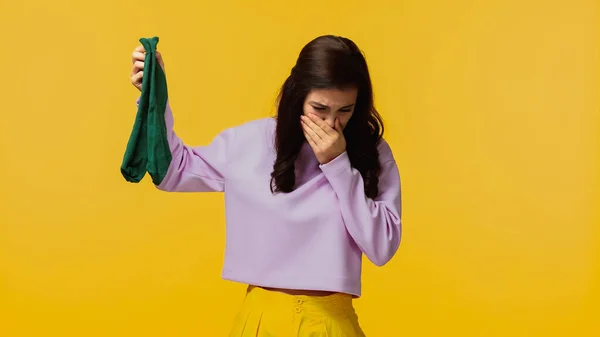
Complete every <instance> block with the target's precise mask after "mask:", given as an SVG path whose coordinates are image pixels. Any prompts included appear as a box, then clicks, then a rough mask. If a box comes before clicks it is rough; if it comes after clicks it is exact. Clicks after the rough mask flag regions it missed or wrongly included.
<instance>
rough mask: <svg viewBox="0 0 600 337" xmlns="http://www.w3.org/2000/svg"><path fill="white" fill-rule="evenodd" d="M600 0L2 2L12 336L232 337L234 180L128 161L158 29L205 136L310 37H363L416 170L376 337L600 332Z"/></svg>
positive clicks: (8, 324) (367, 304)
mask: <svg viewBox="0 0 600 337" xmlns="http://www.w3.org/2000/svg"><path fill="white" fill-rule="evenodd" d="M598 14H599V8H598V3H597V2H595V1H591V0H590V1H585V0H579V1H575V0H571V1H566V0H565V1H523V0H519V1H516V0H508V1H483V0H481V1H467V0H459V1H418V0H406V1H387V2H385V1H366V2H365V1H325V2H321V1H317V0H307V1H297V2H286V1H268V2H266V1H258V3H257V2H255V1H245V2H231V1H218V2H205V1H196V2H188V1H185V2H184V1H151V0H148V1H117V0H103V1H66V0H55V1H41V0H37V1H17V0H3V1H2V2H1V3H0V29H1V31H2V32H3V33H2V39H1V41H0V44H1V46H2V48H0V53H1V54H0V58H1V63H0V65H1V66H2V71H1V72H0V73H1V74H2V76H1V80H0V95H1V102H2V109H1V113H0V128H1V129H0V130H1V132H0V151H1V152H0V160H1V162H0V177H2V185H1V188H0V191H1V192H0V202H1V203H0V207H1V209H0V210H1V211H0V224H1V225H0V336H1V337H24V336H32V337H43V336H44V337H45V336H61V337H67V336H78V337H82V336H83V337H87V336H90V337H92V336H111V337H121V336H123V337H124V336H127V337H137V336H140V337H141V336H144V337H151V336H179V337H184V336H224V335H226V334H227V332H228V329H229V324H230V322H231V320H232V318H233V315H234V313H235V312H236V310H237V307H238V304H239V303H240V301H241V300H242V297H243V292H244V289H245V288H244V286H243V285H239V284H233V283H230V282H225V281H222V280H221V279H220V268H221V263H222V259H223V245H224V216H223V205H222V196H221V195H219V194H185V195H184V194H167V193H161V192H158V191H156V190H155V189H154V187H153V186H152V185H151V183H150V179H149V177H148V176H147V177H146V179H145V180H144V181H143V182H142V183H141V184H139V185H134V184H130V183H126V182H125V180H124V179H123V178H122V176H121V175H120V172H119V167H120V164H121V159H122V156H123V152H124V149H125V145H126V141H127V139H128V137H129V132H130V131H131V126H132V123H133V118H134V115H135V113H136V107H135V99H136V98H137V94H138V93H137V92H136V90H135V89H134V88H133V87H132V86H131V84H130V82H129V73H130V67H131V64H130V54H131V51H132V50H133V48H134V47H135V46H136V45H138V39H139V38H140V37H150V36H154V35H158V36H159V37H160V39H161V41H160V43H159V50H161V51H162V52H163V55H164V59H165V62H166V71H167V77H168V80H169V90H170V97H171V100H172V105H173V109H174V111H175V117H176V129H177V131H178V133H179V134H180V135H181V136H182V137H183V138H184V139H185V140H186V142H187V143H189V144H191V145H199V144H204V143H206V142H208V141H209V140H210V139H211V138H212V137H214V136H215V135H216V133H217V132H219V131H220V130H222V129H223V128H225V127H229V126H232V125H235V124H238V123H242V122H245V121H248V120H250V119H254V118H260V117H265V116H269V115H270V114H272V113H273V112H274V109H273V106H274V99H275V95H276V93H277V90H278V89H279V86H280V85H281V83H282V82H283V80H284V78H285V77H286V75H287V74H288V72H289V70H290V68H291V66H292V65H293V63H294V61H295V58H296V56H297V54H298V52H299V50H300V48H301V47H302V46H303V45H304V44H305V43H306V42H308V41H309V40H310V39H312V38H314V37H316V36H317V35H320V34H326V33H333V34H340V35H344V36H347V37H350V38H351V39H353V40H354V41H355V42H356V43H357V44H358V45H359V47H361V48H362V49H363V50H364V51H365V52H366V56H367V59H368V62H369V65H370V68H371V70H372V76H373V81H374V85H375V93H376V103H377V107H378V108H379V109H380V111H381V113H382V114H383V116H384V118H385V120H386V126H387V128H386V131H387V133H386V138H387V139H388V141H389V142H390V144H391V145H392V148H393V150H394V153H395V155H396V157H397V160H398V163H399V167H400V170H401V175H402V181H403V197H404V201H403V205H404V239H403V242H402V246H401V249H400V251H399V253H398V255H397V256H396V258H395V259H394V260H393V261H392V262H391V263H390V264H388V265H387V266H385V267H384V268H376V267H373V266H371V265H368V264H367V265H366V266H365V271H364V297H363V298H361V299H360V300H358V301H357V304H356V305H357V308H358V311H359V315H360V319H361V323H362V325H363V327H364V329H365V331H366V332H367V335H368V336H392V337H393V336H410V337H417V336H461V337H472V336H473V337H474V336H503V337H512V336H544V337H546V336H578V337H587V336H590V337H591V336H600V304H599V302H600V235H599V234H600V229H599V224H600V214H599V212H598V208H599V206H600V195H599V190H600V186H599V180H600V179H599V178H600V176H599V175H600V165H599V164H600V158H599V156H600V153H599V152H600V148H599V143H600V139H599V132H598V131H599V125H600V124H599V123H600V120H599V118H598V113H599V105H598V89H599V86H598V75H599V74H600V73H599V71H598V70H599V68H598V61H599V59H600V58H599V53H598V48H599V41H598V31H599V30H598V29H599V27H598Z"/></svg>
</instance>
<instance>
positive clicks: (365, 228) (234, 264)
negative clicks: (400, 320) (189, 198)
mask: <svg viewBox="0 0 600 337" xmlns="http://www.w3.org/2000/svg"><path fill="white" fill-rule="evenodd" d="M165 119H166V126H167V132H168V137H169V145H170V148H171V153H172V156H173V159H172V161H171V164H170V167H169V169H168V172H167V175H166V176H165V178H164V179H163V181H162V182H161V184H160V185H158V186H157V188H158V189H160V190H163V191H169V192H224V196H225V206H226V222H227V224H226V248H225V261H224V266H223V272H222V277H223V279H226V280H231V281H235V282H241V283H245V284H252V285H257V286H263V287H273V288H285V289H303V290H322V291H332V292H342V293H349V294H352V295H354V296H356V297H359V296H360V295H361V269H362V254H363V253H364V254H365V256H366V257H367V258H368V259H369V260H370V261H371V262H373V263H374V264H376V265H377V266H382V265H384V264H385V263H387V262H388V261H389V260H390V259H391V258H392V256H393V255H394V254H395V253H396V251H397V250H398V246H399V244H400V237H401V233H402V230H401V195H400V176H399V173H398V167H397V166H396V162H395V160H394V157H393V155H392V151H391V149H390V147H389V145H388V144H387V143H386V142H385V141H383V140H382V141H381V144H380V145H379V153H380V162H381V166H382V171H381V175H380V177H379V195H378V196H377V197H376V198H375V199H370V198H368V197H366V196H365V193H364V187H363V179H362V177H361V175H360V173H359V172H358V171H357V170H356V169H354V168H352V167H351V165H350V161H349V159H348V155H347V153H346V152H344V153H342V154H341V155H339V156H338V157H337V158H335V159H334V160H332V161H331V162H329V163H327V164H325V165H319V162H318V161H317V159H316V157H315V155H314V153H313V151H312V149H311V148H310V146H309V145H308V144H305V145H304V147H303V148H302V150H301V153H300V155H299V157H298V160H297V164H296V189H295V190H294V191H293V192H291V193H276V194H272V193H271V191H270V179H271V176H270V173H271V171H272V169H273V162H274V160H275V155H276V153H275V150H274V131H275V124H276V121H275V119H273V118H264V119H258V120H254V121H250V122H247V123H244V124H242V125H238V126H236V127H232V128H229V129H226V130H224V131H223V132H221V133H220V134H218V135H217V136H216V137H215V138H214V139H213V141H212V142H211V143H210V144H208V145H206V146H197V147H191V146H188V145H185V144H184V143H183V142H182V140H181V139H180V138H179V137H178V136H177V135H176V133H175V132H174V131H173V125H174V121H173V114H172V112H171V108H170V106H169V105H167V109H166V111H165Z"/></svg>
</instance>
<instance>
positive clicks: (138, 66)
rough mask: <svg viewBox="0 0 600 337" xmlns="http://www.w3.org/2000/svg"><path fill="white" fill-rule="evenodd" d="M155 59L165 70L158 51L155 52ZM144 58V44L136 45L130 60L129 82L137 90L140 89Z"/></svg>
mask: <svg viewBox="0 0 600 337" xmlns="http://www.w3.org/2000/svg"><path fill="white" fill-rule="evenodd" d="M155 54H156V60H157V61H158V64H159V65H160V67H161V68H162V69H163V71H164V70H165V64H164V62H163V60H162V56H161V55H160V53H159V52H158V51H156V52H155ZM145 59H146V50H145V49H144V46H142V45H140V46H137V47H136V48H135V49H134V51H133V54H132V57H131V61H132V63H133V68H132V70H131V84H133V86H134V87H136V88H137V89H138V90H139V91H142V78H143V77H144V60H145Z"/></svg>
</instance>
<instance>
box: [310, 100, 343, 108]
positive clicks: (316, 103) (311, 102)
mask: <svg viewBox="0 0 600 337" xmlns="http://www.w3.org/2000/svg"><path fill="white" fill-rule="evenodd" d="M309 103H310V104H312V105H317V106H319V107H320V108H328V109H329V107H328V106H327V105H325V104H321V103H319V102H315V101H310V102H309ZM353 106H354V104H350V105H346V106H343V107H341V108H340V109H346V108H351V107H353Z"/></svg>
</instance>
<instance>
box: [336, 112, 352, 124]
mask: <svg viewBox="0 0 600 337" xmlns="http://www.w3.org/2000/svg"><path fill="white" fill-rule="evenodd" d="M350 117H352V114H349V113H346V114H343V115H340V116H339V117H338V118H339V119H340V123H341V124H342V126H343V127H346V125H347V124H348V121H349V120H350Z"/></svg>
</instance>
